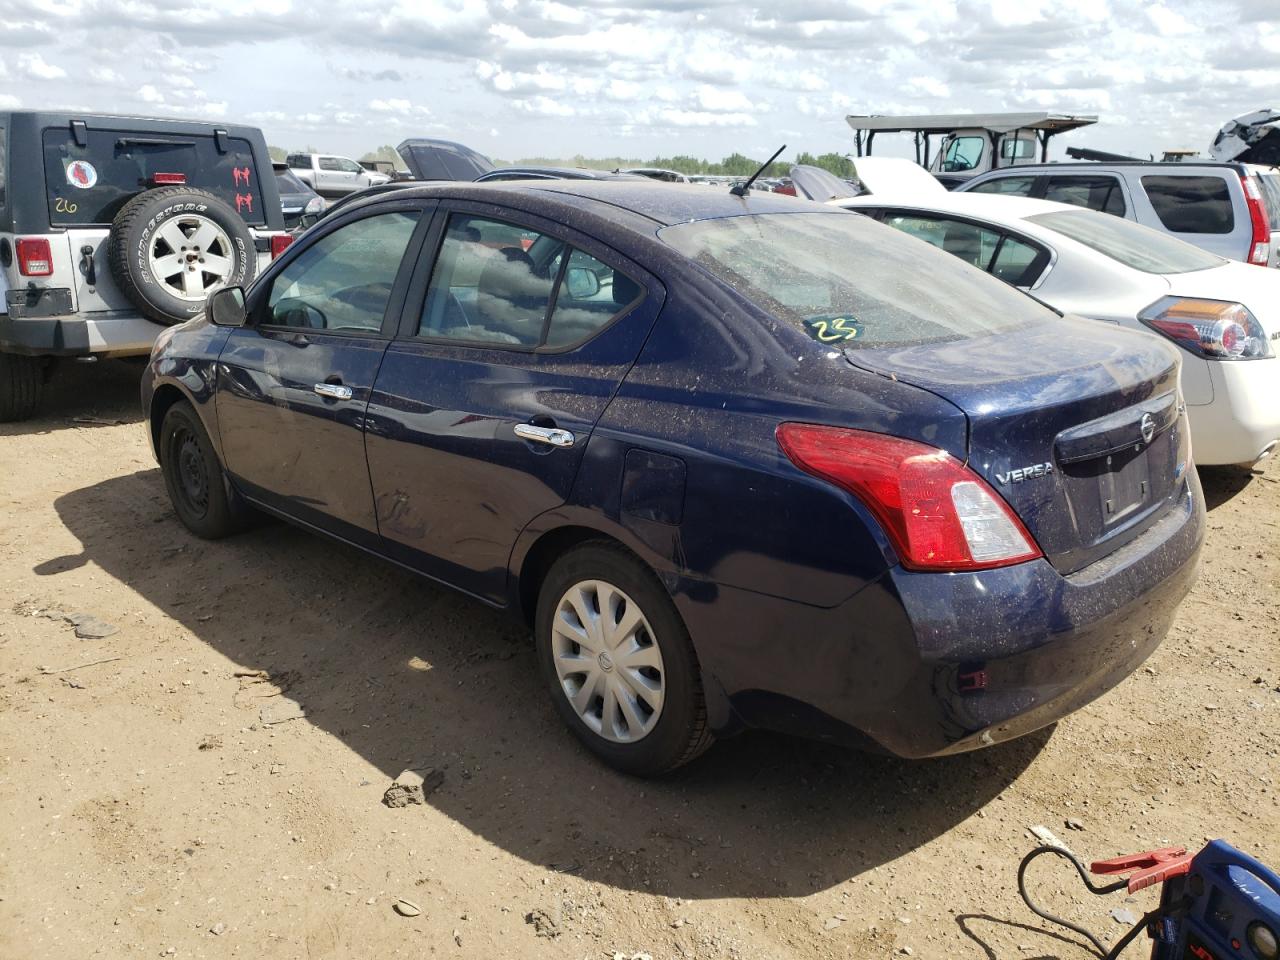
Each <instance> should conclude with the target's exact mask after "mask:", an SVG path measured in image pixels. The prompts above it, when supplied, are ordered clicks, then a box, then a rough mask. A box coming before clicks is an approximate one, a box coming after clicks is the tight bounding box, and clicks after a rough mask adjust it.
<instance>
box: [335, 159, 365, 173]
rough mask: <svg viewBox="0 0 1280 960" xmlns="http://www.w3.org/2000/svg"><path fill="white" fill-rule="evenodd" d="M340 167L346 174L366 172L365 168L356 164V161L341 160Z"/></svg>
mask: <svg viewBox="0 0 1280 960" xmlns="http://www.w3.org/2000/svg"><path fill="white" fill-rule="evenodd" d="M338 166H339V168H340V169H341V170H342V171H343V172H344V173H364V172H365V169H364V167H362V166H360V164H358V163H356V162H355V161H354V160H339V161H338Z"/></svg>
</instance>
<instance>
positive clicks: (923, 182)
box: [853, 157, 947, 200]
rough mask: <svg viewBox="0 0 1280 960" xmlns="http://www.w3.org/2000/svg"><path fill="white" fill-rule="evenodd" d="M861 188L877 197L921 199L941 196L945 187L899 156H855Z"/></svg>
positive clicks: (926, 171) (855, 166)
mask: <svg viewBox="0 0 1280 960" xmlns="http://www.w3.org/2000/svg"><path fill="white" fill-rule="evenodd" d="M853 166H854V169H855V170H856V171H857V174H858V179H859V180H860V181H861V182H862V185H863V186H864V187H865V188H866V189H867V190H870V191H871V192H872V193H873V194H875V195H876V196H878V197H886V198H887V197H892V198H893V199H895V200H921V199H924V198H926V197H931V196H941V195H943V194H945V193H946V192H947V188H946V187H944V186H943V185H942V184H941V183H939V182H938V178H937V177H935V176H934V175H933V174H931V173H930V172H929V171H928V170H926V169H925V168H924V167H922V166H920V165H919V164H918V163H912V162H911V161H910V160H903V159H901V158H899V157H858V158H857V159H856V160H854V162H853Z"/></svg>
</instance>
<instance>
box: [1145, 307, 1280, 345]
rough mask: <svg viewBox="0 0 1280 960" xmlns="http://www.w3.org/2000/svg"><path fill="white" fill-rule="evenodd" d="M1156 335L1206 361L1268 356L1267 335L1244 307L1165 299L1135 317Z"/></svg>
mask: <svg viewBox="0 0 1280 960" xmlns="http://www.w3.org/2000/svg"><path fill="white" fill-rule="evenodd" d="M1138 319H1139V320H1141V321H1142V322H1143V323H1145V324H1146V325H1147V326H1148V327H1150V328H1151V329H1152V330H1154V331H1156V333H1161V334H1164V335H1165V336H1166V337H1168V338H1169V339H1170V340H1172V341H1173V342H1174V343H1176V344H1177V345H1178V346H1180V347H1182V348H1183V349H1184V350H1188V351H1190V352H1191V353H1193V354H1195V355H1196V356H1198V357H1205V358H1207V359H1209V360H1259V359H1261V358H1263V357H1269V356H1271V346H1270V344H1269V342H1268V340H1267V334H1266V331H1265V330H1263V329H1262V324H1260V323H1259V322H1258V319H1257V317H1255V316H1254V315H1253V314H1252V313H1250V312H1249V308H1248V307H1246V306H1245V305H1244V304H1243V303H1230V302H1228V301H1226V300H1199V299H1192V298H1189V297H1164V298H1163V299H1160V300H1157V301H1156V302H1155V303H1153V304H1152V305H1151V306H1149V307H1147V308H1146V309H1145V310H1143V311H1142V312H1141V313H1139V314H1138Z"/></svg>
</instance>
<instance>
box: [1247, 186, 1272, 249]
mask: <svg viewBox="0 0 1280 960" xmlns="http://www.w3.org/2000/svg"><path fill="white" fill-rule="evenodd" d="M1240 185H1241V186H1242V187H1244V197H1245V201H1246V202H1247V203H1248V205H1249V220H1250V221H1251V222H1252V223H1253V241H1252V242H1251V243H1250V244H1249V262H1250V263H1253V264H1257V265H1258V266H1260V267H1265V266H1266V265H1267V263H1268V261H1270V259H1271V221H1270V218H1268V217H1267V208H1266V207H1265V206H1264V205H1263V203H1262V191H1261V189H1259V187H1258V181H1257V179H1256V178H1255V177H1254V176H1253V175H1251V174H1247V173H1246V174H1243V175H1241V177H1240Z"/></svg>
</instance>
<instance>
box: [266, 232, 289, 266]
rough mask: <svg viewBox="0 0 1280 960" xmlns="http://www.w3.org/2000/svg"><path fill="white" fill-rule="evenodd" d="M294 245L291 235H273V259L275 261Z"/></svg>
mask: <svg viewBox="0 0 1280 960" xmlns="http://www.w3.org/2000/svg"><path fill="white" fill-rule="evenodd" d="M292 243H293V234H291V233H275V234H272V235H271V259H272V260H274V259H275V258H276V257H278V256H280V254H282V253H284V252H285V251H286V250H288V249H289V247H290V245H291V244H292Z"/></svg>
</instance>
